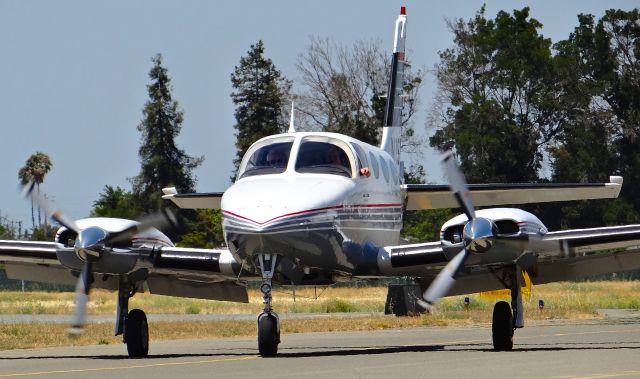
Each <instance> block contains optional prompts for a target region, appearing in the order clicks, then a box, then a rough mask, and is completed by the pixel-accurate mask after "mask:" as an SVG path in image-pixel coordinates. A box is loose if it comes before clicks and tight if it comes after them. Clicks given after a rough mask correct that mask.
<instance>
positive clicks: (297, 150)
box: [222, 133, 404, 273]
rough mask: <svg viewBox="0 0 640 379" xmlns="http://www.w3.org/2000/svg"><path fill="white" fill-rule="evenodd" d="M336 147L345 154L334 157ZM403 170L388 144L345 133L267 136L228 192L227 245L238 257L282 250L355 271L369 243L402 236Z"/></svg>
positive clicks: (311, 263) (314, 263)
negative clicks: (367, 141) (379, 145)
mask: <svg viewBox="0 0 640 379" xmlns="http://www.w3.org/2000/svg"><path fill="white" fill-rule="evenodd" d="M333 148H337V149H340V151H341V152H340V153H339V154H338V155H339V156H340V158H339V159H336V160H335V163H330V162H329V159H330V158H329V156H330V155H331V154H330V153H331V152H330V151H329V150H331V149H333ZM273 149H278V151H277V152H275V153H273V152H271V150H273ZM276 155H277V156H283V157H285V158H283V159H282V163H281V164H280V167H277V168H274V167H271V166H268V162H272V163H273V162H277V161H280V160H279V159H267V157H268V158H274V157H275V156H276ZM325 156H326V157H327V158H326V159H325ZM363 169H366V170H369V171H370V175H368V176H367V175H366V170H364V171H363ZM363 173H364V174H363ZM399 175H400V173H399V169H398V165H397V163H396V162H394V161H393V160H392V159H391V157H390V156H389V154H387V153H386V152H385V151H382V150H380V149H378V148H376V147H373V146H371V145H368V144H365V143H363V142H360V141H358V140H355V139H352V138H349V137H346V136H343V135H339V134H333V133H289V134H281V135H276V136H272V137H267V138H264V139H262V140H260V141H258V142H256V143H255V144H254V145H253V146H252V147H251V148H250V149H249V150H248V151H247V154H246V156H245V159H244V160H243V162H242V164H241V165H240V169H239V175H238V178H239V179H238V180H237V181H236V183H235V184H233V185H232V186H231V187H230V188H229V189H228V190H227V191H226V192H225V193H224V196H223V198H222V214H223V228H224V233H225V238H226V240H227V243H228V246H229V248H230V250H231V252H232V253H233V254H234V256H235V257H236V259H237V260H238V261H242V260H245V259H246V258H250V257H252V256H255V255H257V254H278V255H281V256H283V257H285V258H287V259H289V260H290V261H291V262H295V264H297V265H301V266H303V267H313V268H319V269H323V270H330V271H331V270H336V271H341V272H347V273H354V272H356V271H357V270H358V266H359V265H360V264H362V263H363V261H362V259H363V258H362V257H361V255H362V250H363V246H365V245H367V244H370V245H371V244H372V245H375V246H385V245H393V244H397V243H398V241H399V236H400V229H401V227H402V211H403V202H404V198H403V193H402V192H401V186H400V177H399Z"/></svg>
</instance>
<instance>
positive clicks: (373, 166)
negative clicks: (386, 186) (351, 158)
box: [369, 152, 380, 179]
mask: <svg viewBox="0 0 640 379" xmlns="http://www.w3.org/2000/svg"><path fill="white" fill-rule="evenodd" d="M369 158H371V159H370V160H369V161H370V162H371V169H372V170H373V176H375V177H376V179H378V178H379V177H380V171H379V170H378V160H377V159H376V156H375V155H373V153H372V152H369Z"/></svg>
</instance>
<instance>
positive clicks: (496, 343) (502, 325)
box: [491, 301, 513, 351]
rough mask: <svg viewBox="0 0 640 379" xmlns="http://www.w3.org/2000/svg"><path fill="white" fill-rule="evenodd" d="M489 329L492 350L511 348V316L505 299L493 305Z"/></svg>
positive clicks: (509, 307)
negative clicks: (491, 338)
mask: <svg viewBox="0 0 640 379" xmlns="http://www.w3.org/2000/svg"><path fill="white" fill-rule="evenodd" d="M491 331H492V335H493V348H494V350H497V351H508V350H511V349H513V316H512V314H511V306H510V305H509V303H507V302H506V301H499V302H497V303H496V305H495V306H494V307H493V322H492V324H491Z"/></svg>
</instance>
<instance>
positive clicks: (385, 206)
mask: <svg viewBox="0 0 640 379" xmlns="http://www.w3.org/2000/svg"><path fill="white" fill-rule="evenodd" d="M401 206H402V204H359V205H334V206H331V207H324V208H315V209H308V210H305V211H298V212H293V213H287V214H283V215H281V216H277V217H274V218H272V219H269V220H267V221H263V222H258V221H255V220H252V219H250V218H248V217H244V216H240V215H239V214H236V213H233V212H229V211H225V210H222V213H224V214H228V215H230V216H233V217H237V218H241V219H243V220H247V221H250V222H253V223H254V224H258V225H264V224H266V223H268V222H271V221H274V220H277V219H279V218H284V217H289V216H297V215H301V214H304V213H312V212H320V211H327V210H330V209H342V208H392V207H401Z"/></svg>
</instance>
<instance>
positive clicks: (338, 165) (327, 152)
mask: <svg viewBox="0 0 640 379" xmlns="http://www.w3.org/2000/svg"><path fill="white" fill-rule="evenodd" d="M296 171H297V172H299V173H307V174H310V173H313V174H333V175H341V176H346V177H348V178H350V177H351V175H352V174H351V163H350V161H349V157H348V155H347V153H346V152H345V151H344V149H343V148H342V147H340V146H338V145H334V144H332V143H329V142H320V141H313V140H311V141H309V140H302V143H301V144H300V149H299V150H298V159H297V160H296Z"/></svg>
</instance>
